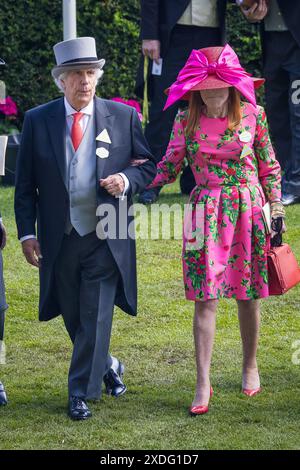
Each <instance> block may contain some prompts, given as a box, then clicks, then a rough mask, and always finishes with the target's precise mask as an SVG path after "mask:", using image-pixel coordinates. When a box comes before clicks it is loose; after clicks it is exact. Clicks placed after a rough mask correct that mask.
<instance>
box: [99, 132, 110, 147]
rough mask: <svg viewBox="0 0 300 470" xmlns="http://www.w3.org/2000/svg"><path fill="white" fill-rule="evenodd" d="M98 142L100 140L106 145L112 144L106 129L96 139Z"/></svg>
mask: <svg viewBox="0 0 300 470" xmlns="http://www.w3.org/2000/svg"><path fill="white" fill-rule="evenodd" d="M96 140H100V141H101V142H105V143H106V144H111V140H110V137H109V135H108V132H107V130H106V129H103V131H102V132H100V134H99V135H98V136H97V137H96Z"/></svg>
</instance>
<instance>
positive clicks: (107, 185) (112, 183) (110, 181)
mask: <svg viewBox="0 0 300 470" xmlns="http://www.w3.org/2000/svg"><path fill="white" fill-rule="evenodd" d="M99 183H100V186H101V187H102V188H104V189H106V191H107V192H109V194H111V195H112V196H118V195H119V194H122V192H123V191H124V188H125V183H124V180H123V178H122V176H121V175H118V174H116V175H110V176H108V177H107V178H105V179H101V180H100V181H99Z"/></svg>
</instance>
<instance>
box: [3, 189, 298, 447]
mask: <svg viewBox="0 0 300 470" xmlns="http://www.w3.org/2000/svg"><path fill="white" fill-rule="evenodd" d="M177 193H178V186H177V184H174V185H171V186H169V187H166V188H165V189H164V190H163V193H162V196H161V202H166V203H168V204H170V203H174V202H182V198H181V197H180V195H179V194H177ZM0 201H1V212H2V215H3V217H4V222H5V225H6V227H7V229H8V232H9V239H8V246H7V247H6V249H5V251H4V268H5V280H6V290H7V299H8V303H9V305H10V308H9V310H8V312H7V322H6V351H7V361H6V362H7V363H6V365H2V366H0V378H1V380H2V381H3V383H4V384H5V386H6V389H7V392H8V395H9V406H7V407H5V408H2V409H0V448H1V449H149V450H150V449H300V429H299V423H300V396H299V385H300V365H296V364H293V361H292V356H293V354H294V355H296V356H297V354H295V347H294V346H295V345H294V346H293V343H294V342H295V341H297V340H300V297H299V296H300V288H299V286H298V287H297V288H295V289H293V290H292V291H290V292H289V293H288V294H286V295H285V296H283V297H278V298H276V297H272V298H269V299H266V300H264V301H263V302H262V326H261V340H260V349H259V355H258V360H259V365H260V373H261V381H262V386H263V388H264V390H263V393H262V394H261V395H259V396H257V397H255V398H252V399H251V398H247V397H245V396H243V395H241V393H240V389H241V343H240V338H239V328H238V322H237V314H236V306H235V302H234V301H227V300H223V301H221V302H220V305H219V311H218V320H217V335H216V341H215V350H214V356H213V363H212V377H211V379H212V385H213V386H214V390H215V395H214V397H213V398H212V401H211V408H210V412H209V413H208V414H207V415H205V416H202V417H198V418H196V419H191V418H190V417H189V416H188V413H187V410H188V407H189V405H190V403H191V401H192V399H193V393H194V384H195V365H194V352H193V337H192V317H193V304H192V302H188V301H186V300H185V298H184V290H183V283H182V275H181V262H180V257H181V241H180V240H171V241H166V240H153V241H150V240H143V241H141V240H140V241H138V244H137V257H138V274H139V315H138V316H137V318H132V317H130V316H129V315H126V314H124V313H123V312H121V311H120V310H118V309H117V310H116V314H115V319H114V326H113V335H112V345H111V351H112V352H113V354H114V355H116V356H117V357H119V358H120V359H122V360H123V361H124V362H125V365H126V371H125V379H126V380H125V382H126V385H127V387H128V392H127V394H126V395H125V396H124V397H122V398H121V399H119V400H115V399H113V398H112V397H107V396H104V397H103V399H102V400H101V401H100V402H98V403H93V404H91V410H92V412H93V417H92V419H90V420H88V421H87V422H80V423H76V422H72V421H70V420H69V419H68V417H67V416H66V404H67V373H68V366H69V362H70V355H71V344H70V341H69V338H68V336H67V333H66V331H65V329H64V326H63V322H62V319H61V318H57V319H55V320H52V321H51V322H48V323H39V321H38V319H37V310H38V272H37V270H36V269H34V268H33V267H31V266H29V265H28V264H26V262H25V260H24V259H23V257H22V254H21V248H20V246H19V242H18V241H17V237H16V228H15V223H14V215H13V189H12V188H3V187H2V188H1V190H0ZM287 226H288V232H287V234H286V237H285V240H286V241H287V242H289V243H290V244H291V246H292V248H293V249H294V251H295V253H296V255H297V257H298V260H300V237H299V235H300V205H296V206H293V207H289V208H288V209H287ZM298 349H300V346H299V345H298ZM297 357H298V358H300V354H298V356H297Z"/></svg>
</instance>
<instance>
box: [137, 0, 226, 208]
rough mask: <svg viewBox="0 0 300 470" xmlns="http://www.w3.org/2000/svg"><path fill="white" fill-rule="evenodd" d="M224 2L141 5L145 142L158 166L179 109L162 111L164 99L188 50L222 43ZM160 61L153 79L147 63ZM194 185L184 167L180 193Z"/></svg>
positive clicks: (149, 193)
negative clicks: (146, 111) (146, 95)
mask: <svg viewBox="0 0 300 470" xmlns="http://www.w3.org/2000/svg"><path fill="white" fill-rule="evenodd" d="M226 3H227V2H226V0H177V1H176V2H175V1H173V0H141V34H140V37H141V39H142V52H143V55H144V56H148V57H149V58H150V59H151V60H150V67H149V72H148V75H149V83H148V87H149V98H150V100H151V105H150V108H149V123H148V125H147V126H146V129H145V136H146V139H147V141H148V143H149V145H150V149H151V151H152V153H153V154H154V156H155V159H156V162H157V163H158V162H159V161H160V160H161V158H162V157H163V155H164V154H165V151H166V148H167V145H168V143H169V139H170V133H171V130H172V126H173V122H174V118H175V115H176V113H177V111H178V103H177V104H174V105H173V106H171V107H170V108H168V109H167V110H166V111H163V108H164V106H165V103H166V99H167V96H166V95H165V93H164V90H166V89H167V88H168V87H169V86H170V85H171V84H172V83H173V82H174V81H175V80H176V77H177V75H178V73H179V71H180V70H181V68H182V67H183V66H184V64H185V62H186V61H187V58H188V56H189V55H190V52H191V51H192V49H200V48H202V47H209V46H219V45H222V44H223V43H224V40H225V13H226ZM160 58H162V69H161V74H160V75H153V74H152V73H151V72H152V62H153V61H158V59H160ZM143 67H144V66H143V58H142V60H141V63H140V67H139V71H138V76H137V83H136V85H137V86H136V92H137V94H138V95H140V96H141V97H142V88H143ZM194 186H195V180H194V177H193V174H192V172H191V170H190V169H189V167H187V168H186V169H185V170H184V172H183V174H182V177H181V189H182V192H183V193H189V192H190V191H191V189H192V188H193V187H194ZM158 194H159V189H157V188H156V189H150V190H146V191H144V192H143V193H142V194H141V195H140V198H139V202H142V203H145V204H147V203H148V204H151V203H152V202H154V201H155V200H156V199H157V197H158Z"/></svg>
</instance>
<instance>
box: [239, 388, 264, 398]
mask: <svg viewBox="0 0 300 470" xmlns="http://www.w3.org/2000/svg"><path fill="white" fill-rule="evenodd" d="M242 392H243V394H244V395H247V397H254V396H255V395H258V394H259V393H260V392H261V387H258V388H253V389H252V390H251V389H250V388H243V389H242Z"/></svg>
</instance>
